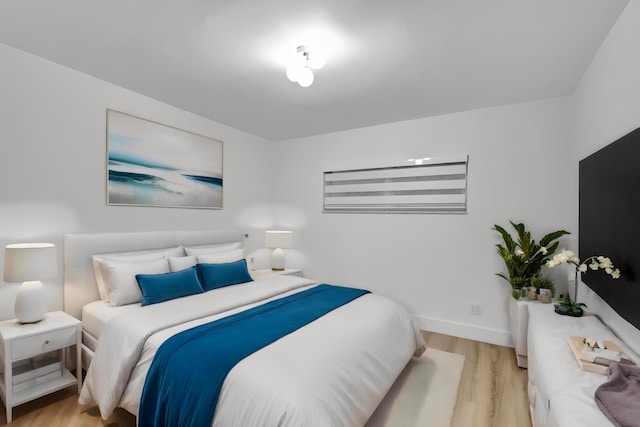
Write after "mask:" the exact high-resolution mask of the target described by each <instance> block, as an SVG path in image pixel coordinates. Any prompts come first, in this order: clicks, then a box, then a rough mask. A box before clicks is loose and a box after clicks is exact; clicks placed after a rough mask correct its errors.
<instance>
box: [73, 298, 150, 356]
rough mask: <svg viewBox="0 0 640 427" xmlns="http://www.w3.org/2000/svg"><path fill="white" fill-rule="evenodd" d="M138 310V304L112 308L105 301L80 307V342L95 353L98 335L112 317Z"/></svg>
mask: <svg viewBox="0 0 640 427" xmlns="http://www.w3.org/2000/svg"><path fill="white" fill-rule="evenodd" d="M139 308H140V304H129V305H122V306H120V307H113V306H112V305H111V304H109V303H108V302H106V301H94V302H91V303H89V304H87V305H85V306H84V307H82V342H83V343H84V345H86V346H87V347H88V348H90V349H91V350H92V351H95V349H96V348H95V345H96V343H97V340H98V339H100V334H101V333H102V330H103V329H104V325H106V324H107V322H108V321H109V320H111V319H112V318H113V317H114V316H117V315H119V314H122V313H126V312H129V311H134V310H136V309H139Z"/></svg>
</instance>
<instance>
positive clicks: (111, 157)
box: [107, 110, 223, 209]
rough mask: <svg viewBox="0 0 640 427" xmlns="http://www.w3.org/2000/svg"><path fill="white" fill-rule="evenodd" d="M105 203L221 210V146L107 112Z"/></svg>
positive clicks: (210, 141)
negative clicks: (106, 182)
mask: <svg viewBox="0 0 640 427" xmlns="http://www.w3.org/2000/svg"><path fill="white" fill-rule="evenodd" d="M107 158H108V159H107V163H108V166H107V175H108V184H107V204H109V205H135V206H164V207H182V208H205V209H222V188H223V186H222V184H223V181H222V141H218V140H215V139H212V138H208V137H206V136H202V135H197V134H195V133H191V132H187V131H184V130H180V129H176V128H173V127H170V126H166V125H162V124H160V123H156V122H152V121H150V120H146V119H141V118H138V117H134V116H131V115H129V114H125V113H121V112H118V111H114V110H107Z"/></svg>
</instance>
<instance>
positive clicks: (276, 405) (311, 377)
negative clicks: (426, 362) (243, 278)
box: [80, 276, 424, 426]
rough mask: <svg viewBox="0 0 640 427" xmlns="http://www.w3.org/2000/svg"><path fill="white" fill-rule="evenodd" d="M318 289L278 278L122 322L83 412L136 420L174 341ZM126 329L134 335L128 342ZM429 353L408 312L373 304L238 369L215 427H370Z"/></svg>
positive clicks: (107, 344) (101, 355)
mask: <svg viewBox="0 0 640 427" xmlns="http://www.w3.org/2000/svg"><path fill="white" fill-rule="evenodd" d="M313 285H314V283H313V282H311V281H309V280H307V279H304V278H299V277H293V276H275V277H270V278H265V279H263V280H260V281H256V282H251V283H247V284H242V285H235V286H229V287H226V288H221V289H216V290H214V291H211V292H207V293H205V294H199V295H194V296H190V297H185V298H179V299H176V300H172V301H168V302H167V303H169V304H167V303H162V304H156V305H152V306H147V307H145V308H144V310H146V312H145V313H143V312H142V310H143V309H141V310H136V311H132V312H130V313H126V314H124V315H122V316H117V317H115V318H114V319H113V320H112V321H110V322H108V324H107V325H106V326H105V328H104V330H103V331H102V337H101V339H100V341H99V344H98V349H97V351H96V355H95V357H94V359H93V362H92V364H91V366H90V367H89V371H88V372H87V377H86V379H85V383H84V386H83V389H82V393H81V396H80V403H81V404H92V403H96V404H97V405H98V407H99V408H100V412H101V415H102V417H103V418H105V419H106V418H107V417H108V416H109V415H110V414H111V412H112V411H113V409H115V407H116V406H121V407H123V408H125V409H127V410H128V411H130V412H131V413H133V414H137V412H138V406H139V401H140V396H141V394H142V388H143V386H144V380H145V377H146V373H147V371H148V369H149V366H150V364H151V361H152V360H153V356H154V355H155V351H156V350H157V348H158V347H159V346H160V345H161V344H162V342H164V341H165V340H166V339H167V338H169V337H170V336H172V335H174V334H175V333H177V332H180V331H182V330H185V329H187V328H190V327H193V326H195V325H197V324H202V323H206V322H209V321H211V320H214V319H217V318H221V317H224V316H227V315H229V314H232V313H234V312H238V311H242V310H245V309H247V308H249V307H251V306H254V305H257V304H261V303H263V302H265V301H268V300H269V299H274V298H279V297H281V296H285V295H289V294H291V293H295V292H299V291H301V290H304V289H307V288H308V287H309V286H313ZM149 308H152V309H151V310H147V309H149ZM207 312H208V313H209V314H212V313H213V314H212V315H210V316H209V315H207V314H206V313H207ZM190 318H191V319H196V320H193V321H189V320H188V319H190ZM127 324H128V325H132V326H133V327H132V328H127V329H126V333H124V331H125V329H124V326H125V325H127ZM147 338H148V339H147ZM329 342H330V345H328V343H329ZM423 346H424V343H423V342H422V337H421V335H420V333H419V331H418V330H417V329H416V328H415V327H414V326H413V324H412V323H411V320H410V318H409V316H408V315H407V313H406V312H405V311H404V309H402V308H401V307H400V306H399V305H398V304H396V303H395V302H393V301H391V300H389V299H387V298H385V297H382V296H379V295H373V294H367V295H365V296H363V297H361V298H358V299H356V300H355V301H353V302H352V303H350V304H347V305H345V306H343V307H340V308H338V309H336V310H334V311H332V312H330V313H328V314H327V315H325V316H323V317H322V318H321V319H319V320H318V321H316V322H313V323H311V324H309V325H307V326H305V327H303V328H301V329H299V330H298V331H296V332H294V333H292V334H290V335H287V336H286V337H284V338H282V339H280V340H278V341H276V342H275V343H273V344H271V345H270V346H267V347H265V348H264V349H262V350H260V351H258V352H256V353H254V354H253V355H251V356H249V357H247V358H246V359H244V360H243V361H241V362H240V363H239V364H238V365H236V366H235V367H234V368H233V369H232V371H231V372H230V373H229V375H228V376H227V379H226V380H225V382H224V384H223V387H222V390H221V394H220V398H219V401H218V406H217V409H216V415H215V418H214V423H213V425H214V426H223V425H274V426H275V425H281V426H300V425H328V426H331V425H336V426H338V425H339V426H357V425H363V424H364V423H365V422H366V420H367V419H368V417H369V416H370V415H371V413H372V412H373V411H374V410H375V408H376V407H377V405H378V404H379V402H380V401H381V400H382V398H383V397H384V395H385V394H386V392H387V391H388V389H389V388H390V387H391V385H392V384H393V382H394V380H395V379H396V377H397V376H398V374H399V373H400V372H401V371H402V369H403V368H404V366H405V365H406V363H407V362H408V360H409V359H410V358H411V356H412V355H413V354H414V353H415V352H416V349H422V348H423ZM105 349H106V351H105Z"/></svg>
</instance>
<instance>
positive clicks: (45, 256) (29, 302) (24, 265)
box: [3, 243, 58, 323]
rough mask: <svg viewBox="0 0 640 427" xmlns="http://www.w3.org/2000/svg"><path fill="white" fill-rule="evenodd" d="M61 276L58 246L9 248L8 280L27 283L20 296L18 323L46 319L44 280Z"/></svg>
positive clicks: (17, 302) (6, 252)
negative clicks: (59, 272) (57, 255)
mask: <svg viewBox="0 0 640 427" xmlns="http://www.w3.org/2000/svg"><path fill="white" fill-rule="evenodd" d="M57 274H58V262H57V258H56V247H55V245H53V244H52V243H18V244H13V245H7V247H6V248H5V257H4V277H3V278H4V281H5V282H10V283H16V282H23V283H22V285H21V286H20V289H18V294H17V296H16V304H15V314H16V317H17V318H18V321H20V322H22V323H32V322H38V321H40V320H42V319H43V318H44V316H45V314H46V311H47V300H46V294H45V293H44V289H43V287H42V282H40V279H48V278H51V277H55V276H56V275H57Z"/></svg>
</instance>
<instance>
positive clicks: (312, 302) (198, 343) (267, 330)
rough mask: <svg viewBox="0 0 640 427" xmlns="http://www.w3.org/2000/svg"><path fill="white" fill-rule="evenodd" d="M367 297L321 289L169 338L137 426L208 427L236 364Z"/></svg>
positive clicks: (155, 361) (329, 287) (350, 290)
mask: <svg viewBox="0 0 640 427" xmlns="http://www.w3.org/2000/svg"><path fill="white" fill-rule="evenodd" d="M368 292H369V291H366V290H362V289H354V288H345V287H340V286H332V285H327V284H322V285H318V286H316V287H314V288H311V289H308V290H306V291H302V292H299V293H296V294H293V295H290V296H288V297H284V298H280V299H277V300H274V301H271V302H268V303H265V304H262V305H259V306H257V307H254V308H251V309H249V310H246V311H243V312H240V313H237V314H234V315H231V316H229V317H225V318H223V319H220V320H216V321H213V322H211V323H207V324H204V325H201V326H197V327H195V328H192V329H188V330H186V331H183V332H181V333H178V334H176V335H174V336H173V337H171V338H169V339H168V340H166V341H165V342H164V343H163V344H162V345H161V346H160V348H159V349H158V351H157V352H156V355H155V358H154V359H153V361H152V362H151V367H150V368H149V372H148V374H147V378H146V381H145V384H144V388H143V390H142V399H141V402H140V409H139V412H138V426H139V427H147V426H148V427H152V426H153V427H162V426H166V427H187V426H189V427H210V426H211V423H212V421H213V415H214V412H215V408H216V404H217V401H218V396H219V394H220V390H221V388H222V383H223V382H224V379H225V378H226V376H227V374H228V373H229V371H230V370H231V369H232V368H233V367H234V366H235V365H236V364H237V363H238V362H240V361H241V360H242V359H244V358H245V357H247V356H249V355H251V354H252V353H254V352H256V351H258V350H260V349H261V348H263V347H266V346H267V345H269V344H271V343H272V342H274V341H277V340H278V339H280V338H282V337H284V336H285V335H288V334H290V333H291V332H294V331H295V330H297V329H299V328H301V327H303V326H304V325H306V324H308V323H311V322H313V321H314V320H316V319H318V318H319V317H322V316H323V315H325V314H327V313H329V312H330V311H332V310H334V309H336V308H338V307H341V306H343V305H344V304H347V303H348V302H350V301H353V300H354V299H356V298H359V297H360V296H362V295H364V294H366V293H368Z"/></svg>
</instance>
